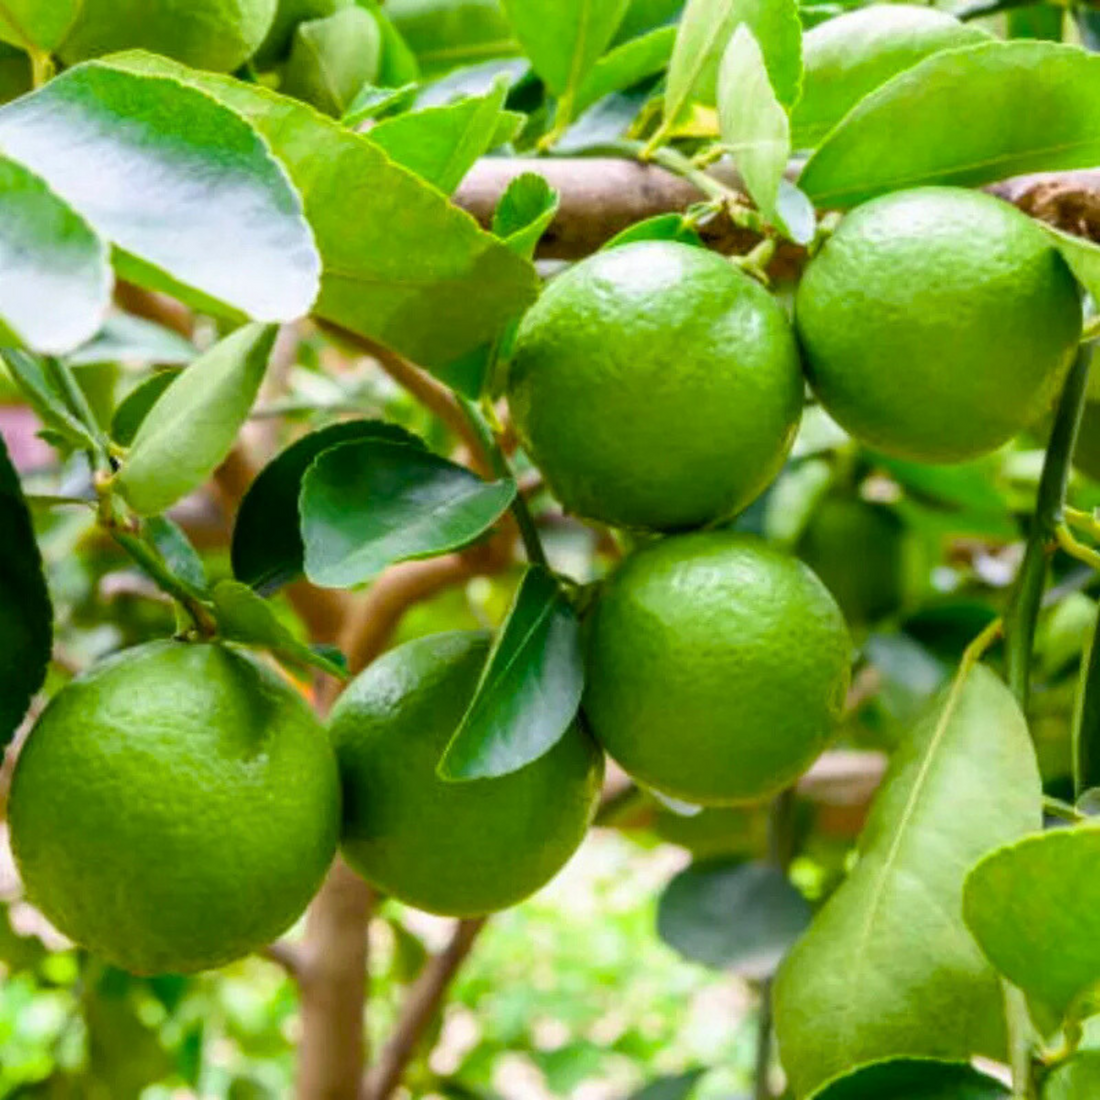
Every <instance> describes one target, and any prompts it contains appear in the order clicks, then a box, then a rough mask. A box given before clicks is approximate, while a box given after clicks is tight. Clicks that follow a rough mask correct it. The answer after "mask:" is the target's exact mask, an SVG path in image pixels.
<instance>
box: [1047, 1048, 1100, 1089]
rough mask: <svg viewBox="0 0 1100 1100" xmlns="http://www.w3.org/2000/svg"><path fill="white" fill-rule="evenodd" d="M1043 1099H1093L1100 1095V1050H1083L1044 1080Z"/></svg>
mask: <svg viewBox="0 0 1100 1100" xmlns="http://www.w3.org/2000/svg"><path fill="white" fill-rule="evenodd" d="M1042 1095H1043V1100H1093V1098H1094V1097H1096V1096H1100V1051H1096V1050H1083V1051H1080V1052H1079V1053H1077V1054H1076V1055H1074V1057H1072V1058H1071V1059H1070V1060H1069V1061H1068V1062H1066V1063H1065V1064H1063V1065H1061V1066H1058V1067H1057V1069H1054V1070H1052V1071H1051V1073H1050V1076H1048V1077H1046V1078H1044V1080H1043V1094H1042Z"/></svg>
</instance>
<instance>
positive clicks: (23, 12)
mask: <svg viewBox="0 0 1100 1100" xmlns="http://www.w3.org/2000/svg"><path fill="white" fill-rule="evenodd" d="M83 6H84V0H48V2H47V3H43V0H2V3H0V39H3V41H5V42H10V43H11V44H12V45H13V46H19V47H21V48H22V49H25V50H38V51H40V52H41V53H53V52H54V51H55V50H56V49H57V47H58V46H60V45H61V43H62V42H64V41H65V38H66V37H67V35H68V33H69V30H70V29H71V28H72V25H73V23H74V22H76V17H77V16H78V15H79V14H80V9H81V8H82V7H83Z"/></svg>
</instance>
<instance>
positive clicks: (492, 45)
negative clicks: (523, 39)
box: [385, 0, 516, 75]
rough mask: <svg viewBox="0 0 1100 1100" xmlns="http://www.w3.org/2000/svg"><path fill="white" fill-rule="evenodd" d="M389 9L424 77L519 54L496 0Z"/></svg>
mask: <svg viewBox="0 0 1100 1100" xmlns="http://www.w3.org/2000/svg"><path fill="white" fill-rule="evenodd" d="M385 8H386V11H387V12H388V14H389V17H390V19H391V20H392V21H393V25H394V27H396V29H397V30H398V31H399V32H400V33H401V37H402V38H403V39H404V40H405V41H406V42H407V43H408V44H409V47H410V48H411V49H412V51H413V53H415V55H416V59H417V61H419V63H420V66H421V68H422V69H423V70H424V74H425V75H432V74H438V73H442V72H447V71H449V70H451V69H454V68H456V67H457V66H460V65H469V64H471V63H473V62H476V61H484V60H485V59H486V58H491V57H501V56H504V55H506V54H514V53H515V52H516V43H515V40H514V39H513V37H512V31H511V28H510V27H509V26H508V20H507V19H506V18H505V16H504V12H503V11H502V10H501V9H500V6H499V4H497V3H495V2H492V0H489V2H487V0H458V2H455V0H443V2H442V3H439V2H428V3H425V2H424V0H386V3H385Z"/></svg>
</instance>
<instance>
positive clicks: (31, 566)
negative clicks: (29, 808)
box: [0, 436, 53, 751]
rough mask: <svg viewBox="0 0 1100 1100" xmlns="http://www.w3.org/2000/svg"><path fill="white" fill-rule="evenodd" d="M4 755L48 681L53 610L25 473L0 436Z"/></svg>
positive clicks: (0, 737)
mask: <svg viewBox="0 0 1100 1100" xmlns="http://www.w3.org/2000/svg"><path fill="white" fill-rule="evenodd" d="M0 531H2V532H3V538H0V638H3V639H4V644H3V645H2V646H0V751H2V750H3V748H4V746H5V745H7V743H8V742H9V741H10V740H11V738H12V735H13V734H14V733H15V730H16V728H17V727H18V725H19V723H20V722H21V721H22V720H23V716H24V715H25V714H26V713H27V708H28V707H29V706H30V703H31V699H32V698H33V696H34V693H35V692H36V691H38V689H39V688H40V687H41V686H42V683H43V681H44V680H45V678H46V667H47V665H48V664H49V662H50V651H51V649H52V646H53V610H52V608H51V606H50V596H49V593H48V592H47V590H46V581H45V579H44V578H43V576H42V556H41V555H40V554H39V552H38V544H37V543H36V542H35V540H34V528H33V527H32V525H31V517H30V512H29V511H28V510H27V503H26V501H25V500H24V499H23V490H22V488H21V487H20V484H19V475H18V474H17V473H16V472H15V467H14V466H13V465H12V463H11V459H10V458H9V457H8V450H7V447H6V446H5V444H4V439H3V437H2V436H0Z"/></svg>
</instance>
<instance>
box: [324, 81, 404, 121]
mask: <svg viewBox="0 0 1100 1100" xmlns="http://www.w3.org/2000/svg"><path fill="white" fill-rule="evenodd" d="M419 87H420V85H419V84H402V85H401V87H400V88H379V87H378V86H376V85H374V84H366V85H364V86H363V87H362V88H360V89H359V92H358V94H357V95H356V96H355V99H354V100H352V103H351V106H350V107H348V109H347V110H346V111H345V112H344V116H343V118H341V119H340V121H341V122H342V123H343V124H344V125H345V126H347V127H348V129H350V130H354V129H357V128H358V127H359V126H361V125H362V124H363V123H364V122H369V121H370V120H371V119H375V118H380V117H381V116H382V115H384V114H386V113H387V112H388V111H394V110H403V109H404V108H405V107H407V106H408V105H409V104H410V103H411V102H412V101H413V100H414V99H415V98H416V93H417V91H418V90H419Z"/></svg>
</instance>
